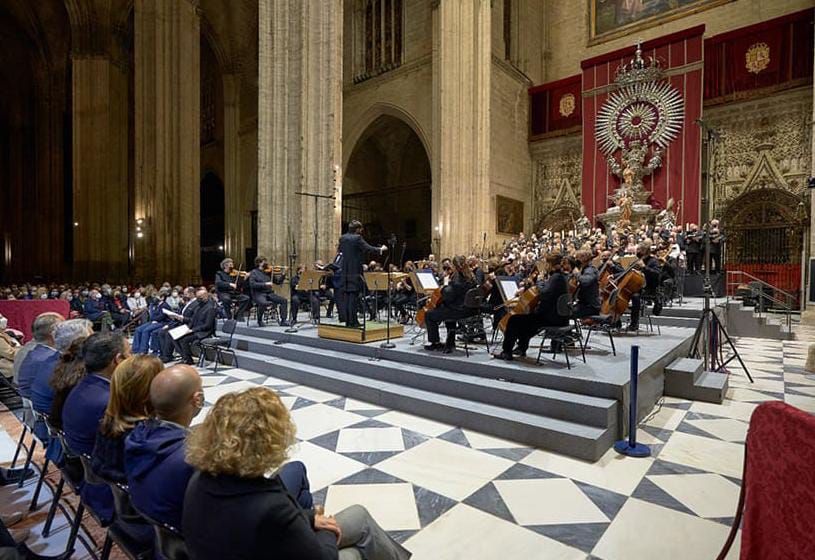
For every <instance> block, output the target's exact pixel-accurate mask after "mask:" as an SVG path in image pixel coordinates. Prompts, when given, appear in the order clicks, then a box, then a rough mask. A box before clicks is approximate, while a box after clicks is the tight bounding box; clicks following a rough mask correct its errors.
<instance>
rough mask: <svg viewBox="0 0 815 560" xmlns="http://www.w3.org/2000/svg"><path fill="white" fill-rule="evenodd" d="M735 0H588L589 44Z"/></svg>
mask: <svg viewBox="0 0 815 560" xmlns="http://www.w3.org/2000/svg"><path fill="white" fill-rule="evenodd" d="M733 1H734V0H588V2H589V18H590V22H589V24H590V29H591V36H590V40H589V44H597V43H602V42H603V41H608V40H610V39H615V38H617V37H620V36H622V35H626V34H628V33H631V32H632V31H636V30H639V29H647V28H649V27H654V26H656V25H662V24H663V23H667V22H669V21H671V20H674V19H677V18H680V17H684V16H688V15H690V14H694V13H697V12H700V11H702V10H708V9H710V8H713V7H715V6H720V5H722V4H726V3H728V2H733Z"/></svg>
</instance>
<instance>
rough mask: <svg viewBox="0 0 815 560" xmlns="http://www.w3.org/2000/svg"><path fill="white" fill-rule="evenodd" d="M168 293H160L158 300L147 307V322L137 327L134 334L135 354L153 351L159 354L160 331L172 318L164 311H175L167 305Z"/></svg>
mask: <svg viewBox="0 0 815 560" xmlns="http://www.w3.org/2000/svg"><path fill="white" fill-rule="evenodd" d="M165 296H166V292H163V291H162V292H159V296H158V297H157V298H153V300H152V301H151V302H150V303H149V304H148V305H147V317H146V319H147V320H146V321H145V322H144V323H142V324H141V325H139V326H138V327H136V331H135V332H134V333H133V353H134V354H147V352H148V351H149V350H150V349H152V350H153V353H154V354H158V353H159V352H158V349H159V345H158V336H157V335H158V330H159V329H161V328H162V327H163V326H164V325H166V324H167V322H168V321H169V320H170V318H169V317H168V316H167V315H165V314H164V309H169V310H170V311H173V309H171V308H170V307H169V306H168V305H167V303H166V298H165Z"/></svg>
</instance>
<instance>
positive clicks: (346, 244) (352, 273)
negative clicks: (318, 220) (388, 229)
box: [334, 233, 379, 292]
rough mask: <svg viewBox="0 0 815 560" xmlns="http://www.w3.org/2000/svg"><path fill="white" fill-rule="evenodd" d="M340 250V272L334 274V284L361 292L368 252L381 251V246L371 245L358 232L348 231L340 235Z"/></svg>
mask: <svg viewBox="0 0 815 560" xmlns="http://www.w3.org/2000/svg"><path fill="white" fill-rule="evenodd" d="M339 252H340V253H342V259H341V262H340V270H339V274H338V275H337V274H335V275H334V285H335V286H336V287H337V288H339V289H340V290H343V291H346V292H359V291H360V290H362V286H363V285H364V284H365V281H364V280H363V278H362V265H363V264H364V262H365V254H366V253H379V247H374V246H373V245H370V244H369V243H368V242H367V241H365V239H363V238H362V236H361V235H359V234H358V233H346V234H345V235H343V236H342V237H340V246H339Z"/></svg>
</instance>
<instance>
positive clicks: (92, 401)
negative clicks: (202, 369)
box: [62, 332, 130, 520]
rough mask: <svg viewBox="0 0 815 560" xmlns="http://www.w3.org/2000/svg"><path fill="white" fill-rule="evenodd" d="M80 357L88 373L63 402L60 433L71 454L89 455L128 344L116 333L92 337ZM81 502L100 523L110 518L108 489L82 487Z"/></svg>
mask: <svg viewBox="0 0 815 560" xmlns="http://www.w3.org/2000/svg"><path fill="white" fill-rule="evenodd" d="M83 356H84V360H85V368H86V369H87V372H88V373H87V375H86V376H85V377H83V378H82V380H81V381H80V382H79V383H78V384H77V386H76V387H74V389H73V390H72V391H71V394H70V395H68V398H67V399H65V405H64V407H63V409H62V429H63V430H64V431H65V441H66V443H67V444H68V446H69V447H70V449H71V451H73V452H74V453H77V454H88V455H90V454H91V453H93V446H94V444H95V442H96V432H97V431H98V429H99V422H100V420H101V419H102V417H103V416H104V414H105V410H106V409H107V406H108V400H109V398H110V377H111V375H113V372H114V370H115V369H116V367H117V366H118V365H119V364H120V363H122V362H123V361H124V360H126V359H127V358H128V357H129V356H130V344H129V343H128V342H127V340H126V339H125V338H124V336H122V335H121V334H119V333H114V332H104V333H95V334H93V335H91V336H89V337H88V339H87V340H86V341H85V345H84V348H83ZM82 499H83V500H84V501H85V502H86V503H87V505H88V506H89V507H90V509H92V510H93V511H94V512H96V514H97V515H99V516H100V517H101V518H102V519H107V520H109V519H111V518H112V516H113V495H112V494H111V492H110V488H108V486H107V485H105V486H101V485H93V484H84V485H83V487H82Z"/></svg>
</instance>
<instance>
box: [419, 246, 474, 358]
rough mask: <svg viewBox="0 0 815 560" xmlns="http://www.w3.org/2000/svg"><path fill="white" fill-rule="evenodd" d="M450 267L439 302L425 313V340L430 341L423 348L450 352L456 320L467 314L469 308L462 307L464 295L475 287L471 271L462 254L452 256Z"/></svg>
mask: <svg viewBox="0 0 815 560" xmlns="http://www.w3.org/2000/svg"><path fill="white" fill-rule="evenodd" d="M450 267H451V272H450V275H449V276H448V278H447V280H448V282H447V283H446V285H445V286H444V287H443V288H442V289H441V290H442V292H441V303H440V304H439V305H438V306H437V307H435V308H434V309H431V310H430V311H428V312H427V314H426V315H425V321H426V324H427V340H428V342H429V343H430V344H427V345H425V350H430V351H436V350H441V351H443V352H444V353H445V354H450V353H452V352H453V350H454V349H455V345H456V322H457V321H458V320H459V319H464V318H465V317H467V315H468V314H469V310H467V309H465V308H464V296H465V295H466V294H467V292H468V291H469V290H471V289H472V288H475V277H474V276H473V271H472V269H471V268H470V266H469V265H468V264H467V260H466V259H465V258H464V257H463V256H461V255H458V256H455V257H453V260H452V262H451V263H450ZM442 321H444V325H445V327H446V328H447V340H446V341H445V343H444V344H442V343H441V338H440V337H439V324H440V323H441V322H442Z"/></svg>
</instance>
